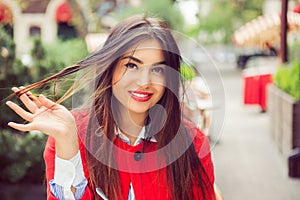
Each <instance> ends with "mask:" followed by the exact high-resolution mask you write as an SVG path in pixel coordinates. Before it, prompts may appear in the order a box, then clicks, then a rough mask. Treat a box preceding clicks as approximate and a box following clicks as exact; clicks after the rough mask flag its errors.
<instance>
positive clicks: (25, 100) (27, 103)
mask: <svg viewBox="0 0 300 200" xmlns="http://www.w3.org/2000/svg"><path fill="white" fill-rule="evenodd" d="M12 91H14V92H15V93H16V92H18V91H20V89H19V88H16V87H13V88H12ZM20 99H21V101H22V102H23V104H24V105H25V106H26V108H27V109H28V110H29V111H30V112H32V113H34V112H35V111H36V110H37V109H38V107H37V105H36V104H35V103H34V102H33V101H32V100H31V99H30V98H29V97H28V96H27V94H26V93H25V94H22V95H21V96H20Z"/></svg>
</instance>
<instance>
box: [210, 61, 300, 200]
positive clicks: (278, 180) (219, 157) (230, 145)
mask: <svg viewBox="0 0 300 200" xmlns="http://www.w3.org/2000/svg"><path fill="white" fill-rule="evenodd" d="M218 66H219V69H220V73H221V77H222V79H223V83H224V88H225V95H226V108H225V121H224V126H223V130H222V131H221V136H220V138H219V139H218V141H217V143H215V144H213V145H212V147H213V149H212V156H213V160H214V164H215V176H216V184H217V185H218V186H219V188H220V190H221V191H222V194H223V197H224V199H225V200H241V199H242V200H248V199H249V200H300V178H298V179H295V178H289V177H288V171H287V170H288V168H287V167H288V166H287V161H286V160H284V159H283V156H282V155H281V153H280V152H279V150H278V148H277V146H276V144H275V141H274V140H273V138H272V137H271V133H270V131H271V129H270V126H271V124H270V122H269V114H268V112H265V113H261V112H260V107H259V106H258V105H244V104H243V78H242V72H241V71H240V70H237V69H236V67H235V66H232V65H226V66H224V65H218Z"/></svg>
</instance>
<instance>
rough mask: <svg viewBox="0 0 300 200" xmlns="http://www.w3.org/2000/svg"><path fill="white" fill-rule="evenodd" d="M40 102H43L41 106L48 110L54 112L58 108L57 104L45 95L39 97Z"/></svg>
mask: <svg viewBox="0 0 300 200" xmlns="http://www.w3.org/2000/svg"><path fill="white" fill-rule="evenodd" d="M39 101H40V102H41V104H42V105H43V106H45V107H46V108H48V109H52V110H54V109H56V108H57V107H58V104H57V103H54V102H53V101H51V100H49V99H47V98H46V97H45V96H44V95H40V96H39Z"/></svg>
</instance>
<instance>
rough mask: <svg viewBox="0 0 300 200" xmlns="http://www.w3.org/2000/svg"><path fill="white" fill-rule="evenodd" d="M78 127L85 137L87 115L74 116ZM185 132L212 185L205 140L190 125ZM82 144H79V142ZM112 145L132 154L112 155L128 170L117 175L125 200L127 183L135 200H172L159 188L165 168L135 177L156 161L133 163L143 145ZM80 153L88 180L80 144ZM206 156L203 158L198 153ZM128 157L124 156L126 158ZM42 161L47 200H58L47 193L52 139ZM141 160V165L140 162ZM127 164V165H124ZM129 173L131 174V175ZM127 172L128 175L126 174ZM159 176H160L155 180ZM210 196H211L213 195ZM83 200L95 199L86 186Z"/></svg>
mask: <svg viewBox="0 0 300 200" xmlns="http://www.w3.org/2000/svg"><path fill="white" fill-rule="evenodd" d="M74 116H75V119H76V123H77V129H78V133H79V135H80V134H84V133H85V131H86V128H87V123H88V115H87V114H79V115H74ZM187 127H188V130H190V132H192V134H196V137H195V138H194V140H193V144H194V146H195V150H196V152H197V154H198V156H199V158H200V161H201V163H202V165H203V167H204V169H205V171H206V173H207V175H208V178H209V180H205V179H204V182H205V183H206V184H208V185H213V184H214V169H213V163H212V160H211V154H210V153H209V143H208V139H207V138H206V136H205V135H204V134H203V133H202V132H200V131H199V130H198V129H197V128H196V127H195V126H193V125H192V124H191V123H187ZM79 141H81V140H79ZM114 144H115V145H116V146H117V147H119V148H120V149H124V150H126V151H127V152H132V154H129V155H128V156H127V157H126V158H124V156H123V154H122V156H119V154H118V151H115V156H116V161H117V165H118V166H128V167H126V169H123V170H125V171H127V172H124V171H119V175H120V180H121V183H120V184H121V185H120V187H121V192H122V196H123V197H124V199H127V196H128V192H129V185H130V182H131V183H132V185H133V188H134V194H135V198H136V199H137V200H154V199H155V200H159V199H161V200H168V199H170V200H171V194H170V189H169V186H167V185H166V184H159V183H163V182H164V181H165V174H166V168H165V167H163V168H161V169H159V170H156V171H151V172H143V173H134V172H135V169H140V168H143V167H144V166H145V163H147V166H149V165H150V168H151V165H155V164H156V162H155V160H156V158H155V157H153V156H143V158H142V159H141V160H140V161H136V160H134V157H133V156H131V155H133V153H134V152H136V151H141V147H142V145H143V143H140V144H138V145H137V146H130V145H128V144H126V143H125V142H123V141H122V140H120V139H118V138H117V139H116V140H115V141H114ZM79 149H80V154H81V158H82V164H83V169H84V174H85V177H86V178H87V179H88V177H89V175H88V171H87V167H86V159H85V147H84V145H83V143H82V142H79ZM155 149H156V143H151V145H149V146H147V148H145V149H144V152H145V153H146V152H152V151H154V150H155ZM200 150H201V152H205V154H203V155H202V154H201V153H199V152H200ZM126 155H127V154H126ZM44 159H45V164H46V179H47V199H48V200H53V199H57V198H55V197H54V196H53V194H52V193H51V191H50V186H49V181H50V180H52V179H53V177H54V159H55V140H54V139H53V138H52V137H49V138H48V141H47V144H46V147H45V151H44ZM142 160H143V162H142ZM125 162H126V163H125ZM153 167H155V166H153ZM130 170H131V171H130ZM128 171H129V172H128ZM158 172H159V176H158ZM197 192H200V189H199V188H196V187H194V193H197ZM213 192H214V191H207V195H208V200H214V199H215V195H214V193H213ZM212 193H213V194H212ZM81 199H82V200H92V199H94V196H93V192H92V191H91V188H90V187H89V185H87V187H86V190H85V192H84V195H83V197H82V198H81Z"/></svg>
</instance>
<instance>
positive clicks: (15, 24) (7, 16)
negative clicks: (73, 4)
mask: <svg viewBox="0 0 300 200" xmlns="http://www.w3.org/2000/svg"><path fill="white" fill-rule="evenodd" d="M71 18H72V15H71V12H70V10H69V9H68V5H67V2H66V1H65V0H33V1H26V0H0V23H1V24H4V25H6V26H11V29H12V35H13V38H14V40H15V43H16V53H17V55H18V56H21V55H23V54H27V53H28V52H29V51H30V49H31V48H32V42H31V38H32V37H33V36H36V35H39V36H40V37H41V39H42V41H43V42H45V43H51V42H54V41H55V40H56V38H57V36H58V28H59V24H60V23H68V22H69V21H70V20H71Z"/></svg>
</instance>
